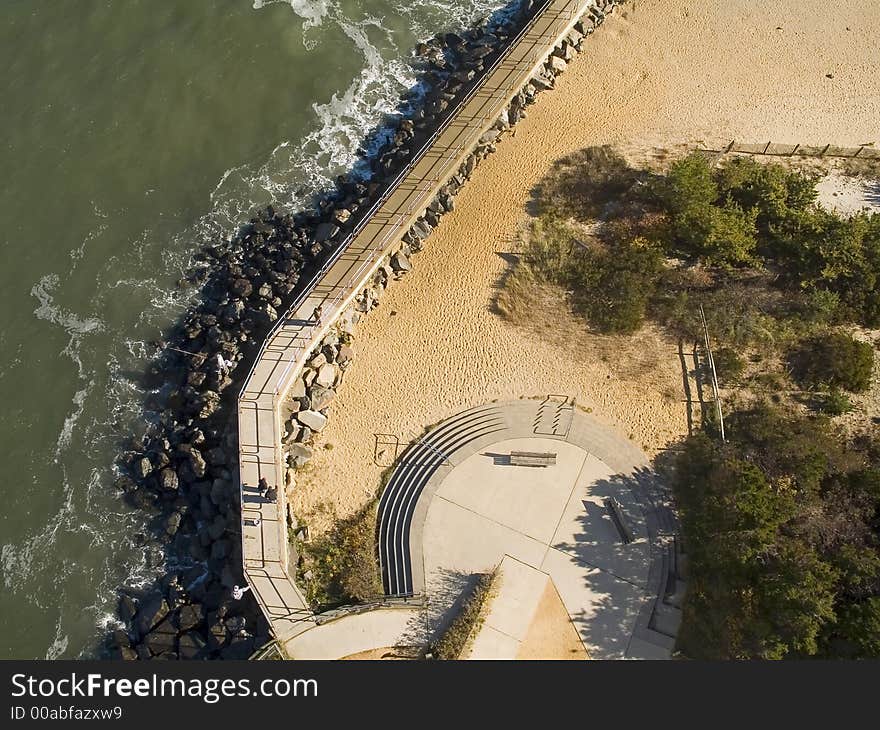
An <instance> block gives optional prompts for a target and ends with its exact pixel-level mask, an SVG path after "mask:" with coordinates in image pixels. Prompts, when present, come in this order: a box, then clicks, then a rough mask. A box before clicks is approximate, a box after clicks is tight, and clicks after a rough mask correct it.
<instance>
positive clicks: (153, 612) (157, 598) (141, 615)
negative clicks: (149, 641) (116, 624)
mask: <svg viewBox="0 0 880 730" xmlns="http://www.w3.org/2000/svg"><path fill="white" fill-rule="evenodd" d="M167 615H168V604H167V603H166V602H165V598H164V597H162V596H161V595H160V594H153V595H151V596H148V597H146V598H145V599H144V600H143V601H141V605H140V607H139V608H138V612H137V616H136V617H135V621H134V624H135V629H136V630H137V632H138V634H139V635H140V636H145V635H146V634H147V633H149V632H150V630H151V629H152V628H153V627H154V626H156V625H157V624H158V623H159V622H160V621H162V619H164V618H165V617H166V616H167Z"/></svg>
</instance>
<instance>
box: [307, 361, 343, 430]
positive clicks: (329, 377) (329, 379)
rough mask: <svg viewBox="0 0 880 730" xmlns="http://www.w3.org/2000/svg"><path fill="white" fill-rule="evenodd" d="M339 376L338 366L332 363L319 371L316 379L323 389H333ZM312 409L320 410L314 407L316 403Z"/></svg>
mask: <svg viewBox="0 0 880 730" xmlns="http://www.w3.org/2000/svg"><path fill="white" fill-rule="evenodd" d="M338 374H339V371H338V370H337V369H336V365H334V364H333V363H332V362H328V363H325V364H324V365H322V366H321V367H320V369H319V370H318V375H317V376H316V377H315V382H316V383H317V384H318V385H320V386H321V387H322V388H332V387H333V385H334V384H335V383H336V376H337V375H338ZM312 408H314V409H315V410H318V407H317V406H316V405H314V403H313V404H312ZM306 425H308V424H306ZM315 430H320V429H315Z"/></svg>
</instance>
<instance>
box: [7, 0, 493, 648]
mask: <svg viewBox="0 0 880 730" xmlns="http://www.w3.org/2000/svg"><path fill="white" fill-rule="evenodd" d="M504 4H505V3H504V2H503V0H358V1H354V0H335V1H332V0H318V1H314V0H256V1H255V0H124V2H123V1H122V0H77V1H76V2H57V1H55V0H5V2H4V3H3V7H2V10H0V13H2V15H3V22H2V23H0V68H3V69H4V73H3V74H2V77H0V88H2V98H3V101H4V104H3V113H2V114H0V132H2V135H0V139H2V145H0V170H2V172H3V176H4V179H3V181H2V183H0V219H2V221H3V232H2V234H0V490H2V492H0V493H2V505H3V506H2V509H0V580H2V585H0V658H49V659H51V658H75V657H87V656H91V655H92V654H93V653H94V652H95V650H96V642H97V640H98V639H99V638H100V637H101V636H102V635H103V633H104V632H105V631H106V629H107V627H108V626H110V625H112V622H113V620H114V609H115V601H116V594H115V589H116V588H117V587H118V586H119V585H120V584H123V583H126V584H133V583H137V582H141V581H142V582H146V581H148V580H150V579H151V577H152V576H153V575H154V574H155V571H156V570H157V566H158V565H160V564H161V560H160V556H158V555H152V554H150V553H149V552H146V551H145V550H144V548H142V547H139V546H138V540H137V535H138V533H139V532H143V531H144V530H145V525H144V518H143V515H141V514H139V513H137V512H134V511H132V510H130V509H129V508H127V507H126V506H125V504H124V503H123V502H122V501H121V500H120V499H119V497H118V495H117V494H116V491H115V489H114V488H113V486H112V482H113V478H114V473H113V459H114V457H115V455H116V454H117V453H118V444H119V442H120V440H122V439H124V438H125V437H126V436H128V435H129V434H132V433H135V432H136V431H137V430H138V428H139V425H140V423H141V415H140V410H139V406H138V404H139V402H140V393H139V391H138V377H139V375H140V374H141V373H142V372H143V369H144V365H145V363H146V362H147V360H148V359H149V357H150V355H151V354H152V352H153V350H152V346H151V345H150V344H149V343H150V342H152V341H154V340H156V339H157V338H158V337H159V336H160V335H161V333H162V332H163V331H164V330H166V329H167V328H168V327H169V326H170V324H171V323H172V322H173V321H174V320H175V318H176V317H177V316H179V314H180V313H181V312H182V311H183V310H184V309H185V308H186V307H187V305H188V303H189V301H190V299H191V298H192V297H193V296H195V295H196V294H197V292H195V291H194V290H192V289H179V288H178V287H177V285H176V282H177V281H178V280H179V279H180V278H181V276H182V274H183V272H184V270H185V269H186V268H187V265H188V263H189V262H190V257H191V256H192V254H193V253H194V252H195V251H196V250H197V249H198V247H199V244H200V243H203V242H205V241H207V240H211V239H216V238H217V237H222V236H227V235H229V234H231V233H232V232H233V231H234V230H235V229H236V227H237V226H238V225H239V224H240V223H241V222H242V221H244V220H246V219H247V218H248V217H249V214H250V213H251V212H252V211H253V209H254V208H255V207H256V206H259V205H265V204H267V203H269V202H275V203H277V204H280V206H281V207H283V208H286V209H287V208H289V209H292V210H295V209H296V208H298V207H299V206H300V205H302V204H303V203H304V202H305V201H307V200H308V199H309V197H310V196H311V195H312V194H314V193H315V192H316V191H319V190H322V189H325V188H327V187H329V186H330V181H331V180H332V179H333V177H334V176H335V175H336V174H338V173H339V172H341V171H343V170H345V169H348V168H349V167H350V166H351V165H352V164H354V163H355V162H356V160H357V154H358V148H359V147H360V145H361V143H362V142H363V141H364V138H365V136H366V135H367V134H368V133H369V132H370V130H372V129H373V128H374V127H375V126H376V124H377V123H379V122H380V121H381V119H382V117H383V115H384V114H386V113H388V112H391V111H393V110H394V109H395V107H396V105H397V104H398V102H399V97H400V95H401V94H402V93H404V92H405V91H406V90H407V89H409V88H411V87H412V86H413V84H415V82H416V76H415V73H414V71H413V67H412V65H411V59H412V48H413V47H414V45H415V44H416V43H417V42H418V41H419V40H422V39H425V38H427V37H429V36H431V35H433V34H434V33H436V32H440V31H448V30H456V29H460V28H462V27H465V26H468V25H471V24H472V23H473V22H475V21H477V20H479V19H481V18H483V17H484V16H486V15H488V14H489V13H491V12H492V11H494V10H495V9H497V8H499V7H501V6H503V5H504Z"/></svg>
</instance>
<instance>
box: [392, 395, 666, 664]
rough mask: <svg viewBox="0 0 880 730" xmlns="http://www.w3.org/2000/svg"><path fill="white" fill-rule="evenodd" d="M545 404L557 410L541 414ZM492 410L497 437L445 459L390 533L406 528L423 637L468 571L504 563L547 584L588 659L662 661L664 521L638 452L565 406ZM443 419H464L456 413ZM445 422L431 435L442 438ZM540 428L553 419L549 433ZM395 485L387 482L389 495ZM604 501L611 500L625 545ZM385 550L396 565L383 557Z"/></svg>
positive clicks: (478, 440)
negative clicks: (526, 457)
mask: <svg viewBox="0 0 880 730" xmlns="http://www.w3.org/2000/svg"><path fill="white" fill-rule="evenodd" d="M551 409H552V410H553V411H555V412H556V414H557V415H556V416H555V417H553V418H548V417H547V412H548V410H551ZM479 410H480V409H473V411H470V412H479ZM492 410H493V412H494V413H496V414H498V415H501V416H503V417H504V419H505V423H506V427H505V428H504V430H503V431H500V432H499V431H498V430H497V429H496V430H495V431H493V433H491V434H488V435H480V434H479V432H477V435H476V436H475V438H473V439H472V440H470V441H465V442H463V443H457V445H456V449H455V450H454V451H450V452H449V453H447V454H445V461H444V465H443V466H442V468H437V469H434V470H433V471H431V473H430V476H429V478H428V479H427V481H426V483H425V484H424V485H422V488H421V489H420V490H419V491H418V494H417V495H416V496H415V498H414V499H415V500H416V501H415V503H414V504H411V505H410V507H409V510H410V513H411V514H410V516H409V518H407V519H401V520H399V521H398V522H399V524H400V525H401V526H402V527H401V531H399V534H397V535H392V536H390V538H389V539H391V538H393V540H394V541H395V542H396V543H399V542H400V541H401V540H402V539H404V533H403V532H402V530H403V529H404V527H405V528H406V532H405V538H406V541H407V543H408V546H407V550H408V553H409V556H408V559H407V561H405V563H402V564H403V565H406V566H411V569H412V576H411V578H410V579H409V580H411V583H412V585H413V588H414V592H415V593H420V594H423V595H424V596H425V597H426V598H427V601H428V605H429V607H430V625H431V630H432V632H436V631H439V630H441V629H442V627H443V626H444V625H445V624H446V623H447V621H448V620H449V617H450V607H451V606H452V605H453V603H454V602H455V600H456V599H457V597H458V596H459V595H460V594H461V592H462V590H463V588H464V586H465V584H466V583H467V581H468V580H469V577H470V576H471V575H473V574H474V573H482V572H488V571H491V570H492V569H493V568H494V567H495V566H497V565H498V564H499V562H500V561H501V560H502V559H504V557H505V556H510V557H511V558H513V559H515V560H517V561H520V562H521V563H522V564H524V565H525V566H529V567H530V568H531V569H532V570H533V571H534V573H535V574H540V575H547V576H549V577H550V578H551V579H552V580H553V583H554V584H555V586H556V588H557V589H558V591H559V595H560V597H561V598H562V601H563V603H564V605H565V607H566V609H567V610H568V613H569V616H570V617H571V620H572V623H573V624H574V626H575V628H576V629H577V631H578V633H579V634H580V637H581V640H582V642H583V644H584V646H585V647H586V649H587V651H588V653H589V655H590V656H591V657H593V658H596V659H612V658H668V657H669V656H670V653H671V650H672V648H673V647H674V637H675V633H676V630H677V623H676V621H677V618H676V616H678V614H680V612H679V611H678V608H677V606H675V605H670V604H668V603H667V602H666V598H667V595H668V592H669V591H668V588H669V586H670V585H674V584H675V581H674V580H672V579H671V577H672V578H674V577H675V575H676V568H675V564H674V560H671V558H670V555H671V554H674V542H673V541H674V534H675V521H674V517H673V515H672V513H671V511H670V509H669V507H668V504H667V496H666V494H665V492H664V490H663V489H662V486H661V485H660V484H659V482H658V480H657V478H656V476H655V475H654V474H653V473H652V472H651V470H650V466H649V464H648V461H647V459H646V457H645V455H644V454H643V453H642V452H641V451H640V450H639V449H638V448H636V447H635V446H634V445H633V444H632V443H631V442H630V441H629V440H627V439H625V438H623V437H622V436H620V435H618V434H617V433H615V432H614V430H613V429H611V428H609V427H608V426H605V425H604V424H601V423H600V422H599V421H597V420H596V419H594V418H593V417H592V416H589V415H588V414H586V413H584V412H582V411H579V410H578V409H570V408H567V407H566V405H565V404H561V403H558V402H555V403H554V401H550V400H548V401H544V402H536V401H529V400H522V401H513V402H509V403H497V404H492ZM470 412H466V413H470ZM448 422H452V423H462V422H467V419H466V418H464V419H463V418H462V415H461V414H459V415H457V416H453V417H451V418H450V419H448ZM444 423H445V422H444ZM444 423H441V424H439V425H438V426H437V427H435V429H433V431H432V432H440V433H443V432H444ZM548 423H550V424H553V423H555V424H557V428H556V432H555V433H550V431H551V430H552V429H548V428H547V424H548ZM426 438H427V439H430V434H429V435H428V436H427V437H426ZM512 451H533V452H547V453H552V454H555V456H556V463H555V464H553V465H552V466H547V467H519V466H511V465H510V456H509V455H510V453H511V452H512ZM407 468H408V467H407V465H405V464H404V465H401V466H399V467H398V469H400V470H406V469H407ZM396 483H398V482H397V481H395V480H394V478H393V477H392V480H391V481H389V487H388V488H391V487H393V486H394V484H396ZM386 491H387V489H386ZM383 496H384V495H383ZM608 498H613V499H615V500H616V501H617V503H618V504H619V506H620V511H621V513H622V515H623V516H624V520H625V522H626V524H627V527H628V528H629V530H630V531H631V537H632V540H631V541H630V542H626V541H624V539H623V538H622V535H621V531H620V529H619V528H618V526H617V525H616V523H615V521H614V519H613V518H612V516H611V514H610V512H609V510H608V507H607V506H606V499H608ZM392 503H393V501H392V500H390V499H389V500H387V501H386V500H384V499H383V504H392ZM379 517H380V520H381V519H382V518H383V515H382V505H381V504H380V515H379ZM380 537H381V532H380ZM670 551H672V552H670ZM381 554H383V552H382V550H381V548H380V555H381ZM384 554H386V555H390V556H391V557H392V559H393V560H394V561H397V560H398V556H397V555H396V553H394V552H393V551H386V552H385V553H384ZM395 564H396V563H395ZM388 567H389V566H387V565H383V570H387V569H388ZM396 569H397V568H396ZM517 601H519V599H516V600H515V601H514V602H515V603H516V602H517ZM514 608H515V607H514ZM503 610H504V609H503V608H498V607H496V611H503ZM516 610H519V609H516ZM670 618H671V619H672V620H667V619H670ZM516 635H517V634H515V633H514V634H511V636H516ZM508 643H509V642H508ZM501 650H502V648H500V647H499V651H501ZM504 650H506V651H511V650H512V645H511V646H507V647H506V649H504ZM487 651H488V649H487Z"/></svg>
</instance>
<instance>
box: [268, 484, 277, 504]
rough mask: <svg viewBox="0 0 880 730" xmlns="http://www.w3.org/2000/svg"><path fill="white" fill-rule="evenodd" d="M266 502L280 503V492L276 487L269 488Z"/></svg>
mask: <svg viewBox="0 0 880 730" xmlns="http://www.w3.org/2000/svg"><path fill="white" fill-rule="evenodd" d="M266 500H267V501H269V502H277V501H278V490H277V489H276V488H275V487H269V488H268V489H267V490H266Z"/></svg>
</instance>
